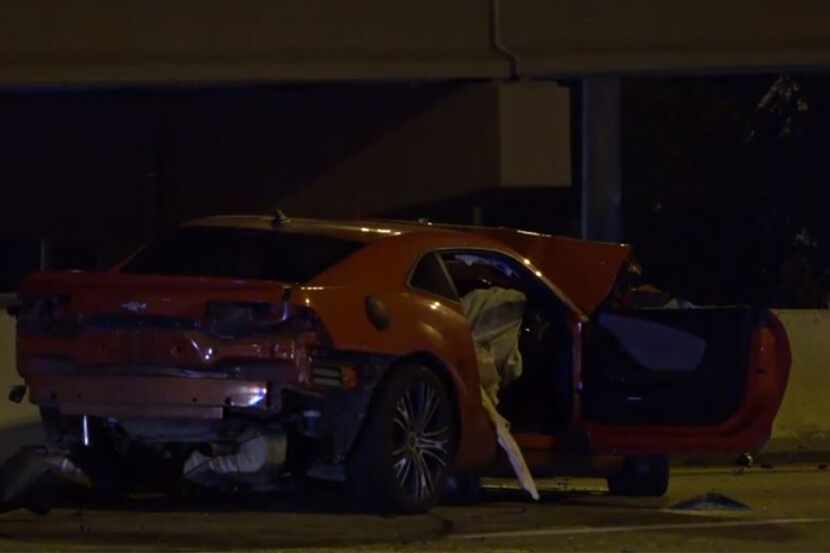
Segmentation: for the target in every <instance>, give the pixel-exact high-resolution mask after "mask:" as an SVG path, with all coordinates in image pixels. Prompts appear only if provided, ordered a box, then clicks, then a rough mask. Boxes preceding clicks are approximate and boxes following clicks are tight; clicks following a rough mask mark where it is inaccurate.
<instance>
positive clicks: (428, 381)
mask: <svg viewBox="0 0 830 553" xmlns="http://www.w3.org/2000/svg"><path fill="white" fill-rule="evenodd" d="M456 438H457V423H456V417H455V413H454V408H453V405H452V403H451V400H450V397H449V394H448V392H447V389H446V387H445V386H444V383H443V382H442V381H441V379H439V378H438V376H436V375H435V373H433V372H432V371H431V370H429V369H428V368H426V367H423V366H420V365H405V366H400V367H397V368H396V369H394V372H393V373H392V374H390V375H389V377H388V378H387V379H386V380H385V381H384V383H383V384H382V385H381V387H380V388H378V390H377V391H376V393H375V397H374V398H373V401H372V405H371V409H370V411H369V417H368V420H367V421H366V423H365V425H364V427H363V428H362V429H361V433H360V435H359V437H358V440H357V443H356V444H355V446H354V448H353V449H352V452H351V454H350V456H349V459H348V461H347V480H346V486H347V488H348V491H349V495H350V496H351V499H352V500H353V502H354V503H355V505H356V506H357V507H358V508H359V509H361V510H370V511H376V512H384V513H390V512H391V513H404V514H413V513H424V512H426V511H429V510H430V509H431V508H432V507H433V506H434V505H436V504H437V503H438V501H439V500H440V499H441V497H442V496H443V494H444V491H445V489H446V485H447V475H448V471H449V469H450V467H451V466H452V462H453V459H454V456H455V445H456Z"/></svg>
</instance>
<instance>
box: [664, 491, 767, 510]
mask: <svg viewBox="0 0 830 553" xmlns="http://www.w3.org/2000/svg"><path fill="white" fill-rule="evenodd" d="M670 509H672V510H676V511H751V510H752V509H751V508H750V507H749V505H746V504H744V503H741V502H740V501H736V500H734V499H732V498H730V497H726V496H725V495H723V494H719V493H716V492H709V493H707V494H704V495H702V496H700V497H695V498H692V499H688V500H686V501H681V502H680V503H677V504H675V505H673V506H672V507H670Z"/></svg>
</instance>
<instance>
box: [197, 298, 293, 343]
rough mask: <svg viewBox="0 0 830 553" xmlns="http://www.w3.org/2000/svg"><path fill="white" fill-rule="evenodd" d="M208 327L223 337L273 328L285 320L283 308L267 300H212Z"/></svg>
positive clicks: (208, 308)
mask: <svg viewBox="0 0 830 553" xmlns="http://www.w3.org/2000/svg"><path fill="white" fill-rule="evenodd" d="M205 320H206V327H207V328H206V329H207V331H208V332H209V333H211V334H213V335H215V336H219V337H221V338H240V337H242V336H250V335H254V334H260V333H263V332H267V331H269V330H272V329H273V328H274V327H275V326H276V325H278V324H280V323H281V322H282V321H283V320H284V313H283V309H282V308H281V307H280V306H278V305H275V304H271V303H266V302H238V301H212V302H210V303H208V305H207V310H206V313H205Z"/></svg>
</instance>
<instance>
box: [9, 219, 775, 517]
mask: <svg viewBox="0 0 830 553" xmlns="http://www.w3.org/2000/svg"><path fill="white" fill-rule="evenodd" d="M636 269H637V267H636V264H635V262H634V260H633V259H632V256H631V249H630V248H629V247H628V246H626V245H620V244H604V243H594V242H586V241H580V240H575V239H569V238H562V237H555V236H548V235H541V234H535V233H529V232H523V231H516V230H509V229H494V228H483V227H459V226H448V225H437V224H430V223H425V222H424V223H414V222H413V223H410V222H393V221H359V222H340V221H321V220H308V219H288V218H286V217H284V216H283V215H281V214H279V215H277V216H276V217H268V216H221V217H212V218H206V219H200V220H197V221H193V222H190V223H188V224H185V225H183V226H182V227H180V228H179V229H178V230H177V231H176V232H175V233H174V234H173V235H172V236H171V237H169V238H167V239H165V240H161V241H159V242H158V243H156V244H152V245H150V246H148V247H146V248H145V249H143V250H141V251H139V252H138V253H137V254H135V255H134V256H132V257H131V258H130V259H128V260H126V261H125V262H123V263H121V264H119V265H118V266H117V267H115V268H113V269H112V270H109V271H106V272H100V273H83V272H64V273H39V274H35V275H33V276H31V277H29V278H28V279H27V280H26V281H25V283H24V284H23V286H22V287H21V290H20V291H19V295H20V297H21V300H22V304H21V305H20V306H19V307H18V308H17V309H16V311H15V314H16V315H17V317H18V371H19V373H20V375H21V376H22V377H23V379H24V380H25V384H26V386H28V392H29V398H30V400H31V402H32V403H34V404H36V405H38V406H39V407H40V409H41V413H42V418H43V424H44V426H45V429H46V433H47V436H48V440H49V444H48V446H49V448H50V449H51V450H57V451H64V452H66V455H67V458H68V459H71V460H72V461H73V463H74V464H75V465H76V466H77V468H79V469H80V470H81V471H83V472H84V473H85V474H86V475H87V476H88V477H89V479H90V480H91V481H92V482H93V484H95V485H100V486H116V485H127V486H129V485H130V484H134V483H135V482H136V481H139V480H142V478H144V477H147V478H150V477H152V478H159V479H163V477H165V478H169V480H170V481H176V480H178V479H182V478H184V479H188V480H190V481H193V482H195V483H197V484H199V485H204V486H214V485H218V486H222V485H228V483H229V482H232V483H233V484H232V485H233V486H236V487H237V489H238V487H239V486H247V487H248V488H250V489H257V490H258V489H271V488H273V487H278V486H279V483H280V482H282V481H284V480H286V479H287V478H291V477H294V478H319V479H326V480H336V481H342V482H344V484H345V485H346V487H347V488H348V489H349V490H350V492H351V493H352V494H353V496H354V498H355V500H356V501H358V502H359V503H360V504H361V505H366V506H369V507H371V508H373V509H382V510H387V511H399V512H422V511H425V510H428V509H429V508H431V507H432V506H433V505H435V504H436V502H438V501H439V500H440V499H441V497H442V495H443V494H444V493H445V490H446V488H447V483H448V480H450V479H452V482H454V483H458V482H464V481H465V479H467V481H469V479H470V475H480V474H487V473H488V471H491V470H502V468H503V466H506V459H508V458H509V459H510V461H511V462H512V461H515V459H514V457H512V456H510V451H508V455H505V454H503V453H502V452H501V449H500V448H499V442H503V441H504V440H500V439H497V429H498V427H499V420H501V421H502V422H503V421H508V423H509V434H510V436H509V437H510V438H512V439H514V440H515V443H516V444H518V450H517V451H518V455H519V456H520V457H521V459H520V460H519V461H518V463H519V465H521V464H525V466H527V467H529V474H532V473H533V472H536V471H538V470H542V469H544V470H545V472H546V473H550V472H551V471H552V470H554V471H556V470H558V471H560V472H566V471H567V472H572V471H578V472H582V473H587V472H594V473H599V474H603V475H605V476H607V478H608V482H609V487H610V490H611V491H612V493H619V494H628V495H661V494H663V493H664V492H665V491H666V486H667V484H668V478H669V469H668V462H667V457H668V456H669V455H671V454H677V453H707V452H708V453H714V452H717V453H721V452H744V451H751V450H755V449H757V448H759V447H761V446H763V444H764V443H765V441H766V440H767V439H768V438H769V436H770V432H771V427H772V422H773V419H774V417H775V415H776V413H777V411H778V408H779V405H780V403H781V400H782V397H783V394H784V389H785V386H786V382H787V378H788V373H789V365H790V361H789V345H788V340H787V336H786V334H785V332H784V330H783V328H782V326H781V324H780V323H779V321H778V320H777V319H776V317H775V316H774V315H773V314H772V313H771V312H769V311H768V310H764V309H757V308H751V307H739V306H736V307H704V308H689V307H686V308H666V307H660V308H654V307H638V306H637V305H636V304H632V303H631V302H626V301H624V300H625V298H626V297H628V296H627V292H628V291H629V289H630V288H631V287H632V286H633V284H632V282H633V280H634V279H632V278H631V277H632V275H635V274H636V273H637V270H636ZM635 303H636V302H635ZM488 404H489V405H491V406H492V407H494V408H495V410H496V411H492V410H488V409H487V408H486V405H488ZM494 413H496V414H495V415H494ZM498 417H502V418H501V419H499V418H498ZM505 428H507V426H506V425H505V426H504V428H503V429H502V430H504V429H505ZM505 439H506V438H505ZM508 449H509V448H508ZM513 453H514V454H515V453H516V451H513ZM514 466H517V465H516V464H515V463H514ZM516 470H517V472H520V471H521V470H520V468H517V469H516ZM455 487H456V488H458V487H459V486H455ZM246 489H247V488H246Z"/></svg>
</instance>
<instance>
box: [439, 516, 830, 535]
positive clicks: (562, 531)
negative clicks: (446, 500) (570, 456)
mask: <svg viewBox="0 0 830 553" xmlns="http://www.w3.org/2000/svg"><path fill="white" fill-rule="evenodd" d="M828 521H830V518H771V519H766V520H730V521H723V522H687V523H680V524H643V525H632V526H600V527H587V526H577V527H574V528H566V527H558V528H540V529H538V530H512V531H509V532H489V533H480V534H452V535H450V536H449V538H450V539H455V540H477V539H484V538H526V537H533V536H566V535H570V534H610V533H613V532H648V531H649V530H690V529H692V530H693V529H702V528H740V527H747V526H781V525H785V524H809V523H815V522H828Z"/></svg>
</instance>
